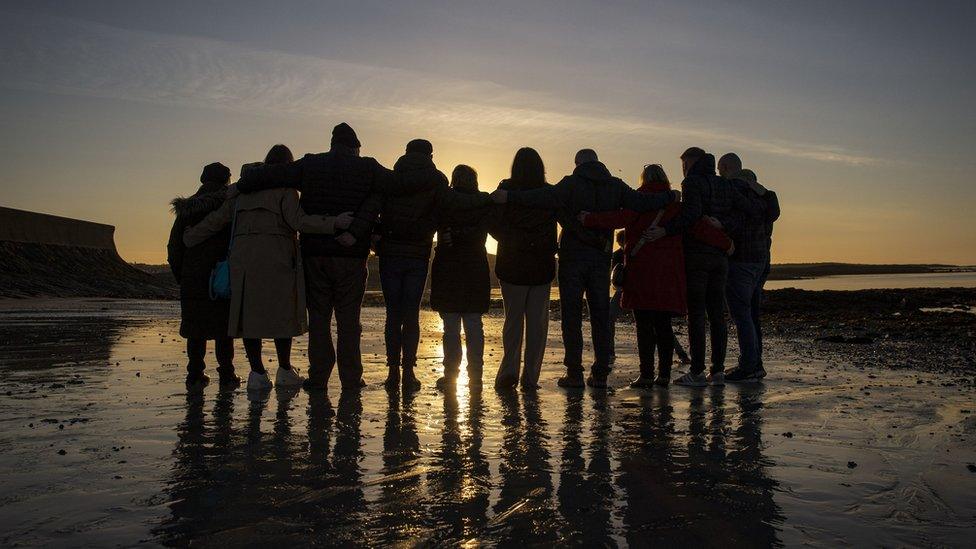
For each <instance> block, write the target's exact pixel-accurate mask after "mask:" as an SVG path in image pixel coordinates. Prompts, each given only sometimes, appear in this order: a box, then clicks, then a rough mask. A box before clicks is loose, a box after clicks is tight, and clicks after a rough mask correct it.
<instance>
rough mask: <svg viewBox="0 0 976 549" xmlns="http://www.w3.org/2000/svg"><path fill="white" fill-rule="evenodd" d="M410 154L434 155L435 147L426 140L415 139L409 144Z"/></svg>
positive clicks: (408, 150)
mask: <svg viewBox="0 0 976 549" xmlns="http://www.w3.org/2000/svg"><path fill="white" fill-rule="evenodd" d="M407 152H408V153H419V154H434V146H433V145H431V144H430V141H427V140H426V139H414V140H413V141H411V142H409V143H407Z"/></svg>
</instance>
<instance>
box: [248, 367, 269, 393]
mask: <svg viewBox="0 0 976 549" xmlns="http://www.w3.org/2000/svg"><path fill="white" fill-rule="evenodd" d="M271 387H273V385H272V384H271V377H270V376H268V372H263V373H258V372H254V371H252V372H251V373H250V375H248V376H247V390H248V391H265V390H268V389H270V388H271Z"/></svg>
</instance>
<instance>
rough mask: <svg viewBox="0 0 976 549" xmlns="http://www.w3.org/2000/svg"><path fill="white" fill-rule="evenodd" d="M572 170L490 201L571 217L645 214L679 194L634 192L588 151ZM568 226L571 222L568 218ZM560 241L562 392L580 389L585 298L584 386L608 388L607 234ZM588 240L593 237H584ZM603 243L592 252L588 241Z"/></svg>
mask: <svg viewBox="0 0 976 549" xmlns="http://www.w3.org/2000/svg"><path fill="white" fill-rule="evenodd" d="M575 163H576V169H575V170H573V173H572V175H569V176H567V177H565V178H563V179H562V181H560V182H559V183H557V184H555V185H551V186H544V187H541V188H538V189H533V190H520V191H514V190H513V191H508V190H505V189H498V190H496V191H495V192H494V193H492V199H493V200H495V201H496V202H498V203H505V202H507V201H511V202H512V203H514V204H522V205H525V206H532V207H537V208H549V209H552V210H568V212H569V214H570V215H571V216H575V215H576V214H578V213H579V212H581V211H584V210H585V211H591V212H594V211H596V212H600V211H606V210H616V209H619V208H629V209H632V210H636V211H646V210H652V209H658V208H662V207H664V206H665V205H667V204H668V203H670V202H673V201H675V199H676V198H677V196H678V195H677V193H675V192H673V191H672V192H667V193H654V194H644V193H638V192H637V191H635V190H634V189H632V188H631V187H629V186H628V185H627V184H626V183H624V182H623V181H621V180H620V179H619V178H616V177H614V176H613V175H611V174H610V170H608V169H607V167H606V166H604V165H603V163H602V162H600V160H599V159H598V158H597V154H596V152H595V151H593V150H592V149H583V150H581V151H579V152H577V153H576V158H575ZM570 221H575V217H572V218H571V220H570ZM563 229H564V230H563V232H562V234H561V235H560V238H559V296H560V307H561V309H562V330H563V344H564V346H565V347H566V354H565V357H564V360H563V362H564V363H565V366H566V375H565V376H563V377H562V378H560V379H559V385H560V386H561V387H583V327H582V326H583V297H584V296H585V297H586V302H587V306H588V308H589V312H590V328H591V331H592V337H593V352H594V354H595V357H594V361H593V365H592V367H591V369H590V377H589V379H588V380H587V381H588V383H589V384H590V385H592V386H594V387H606V385H607V375H608V374H609V372H610V293H609V288H610V255H611V249H610V248H609V246H608V244H609V239H610V236H611V234H610V231H609V230H596V229H585V228H580V229H579V230H565V229H566V226H565V225H564V227H563ZM587 237H591V238H587ZM591 239H592V240H595V241H598V242H602V247H596V246H594V245H593V242H591V241H590V240H591Z"/></svg>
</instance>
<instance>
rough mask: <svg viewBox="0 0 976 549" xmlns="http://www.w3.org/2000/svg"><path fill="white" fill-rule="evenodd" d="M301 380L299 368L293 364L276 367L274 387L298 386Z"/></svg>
mask: <svg viewBox="0 0 976 549" xmlns="http://www.w3.org/2000/svg"><path fill="white" fill-rule="evenodd" d="M303 381H304V379H303V378H302V372H301V370H299V369H298V368H296V367H294V366H292V367H291V368H278V373H277V374H275V386H276V387H300V386H301V385H302V382H303Z"/></svg>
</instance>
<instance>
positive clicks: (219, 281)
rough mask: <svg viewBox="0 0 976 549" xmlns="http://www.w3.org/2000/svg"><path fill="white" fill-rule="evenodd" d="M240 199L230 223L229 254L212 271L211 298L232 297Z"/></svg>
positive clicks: (236, 203) (235, 202) (235, 205)
mask: <svg viewBox="0 0 976 549" xmlns="http://www.w3.org/2000/svg"><path fill="white" fill-rule="evenodd" d="M239 201H240V199H239V198H238V199H237V200H236V201H234V218H233V221H231V224H230V242H228V243H227V255H226V256H225V257H224V260H223V261H218V262H217V264H216V265H214V268H213V270H211V271H210V299H211V300H213V301H216V300H218V299H230V251H231V249H233V247H234V233H235V232H236V228H237V205H238V202H239Z"/></svg>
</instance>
